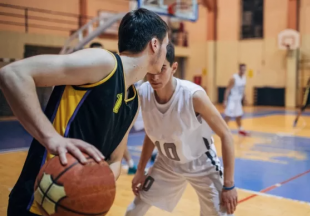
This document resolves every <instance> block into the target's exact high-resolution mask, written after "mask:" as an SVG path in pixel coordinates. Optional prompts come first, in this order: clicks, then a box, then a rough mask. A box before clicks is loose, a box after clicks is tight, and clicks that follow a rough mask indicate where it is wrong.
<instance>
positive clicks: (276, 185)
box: [238, 169, 310, 204]
mask: <svg viewBox="0 0 310 216" xmlns="http://www.w3.org/2000/svg"><path fill="white" fill-rule="evenodd" d="M308 173H310V169H309V170H307V171H305V172H303V173H300V174H298V175H296V176H293V177H292V178H289V179H287V180H285V181H283V182H280V183H276V184H274V185H272V186H270V187H267V188H265V189H263V190H261V191H259V192H258V193H255V194H252V195H250V196H248V197H245V198H243V199H241V200H239V201H238V203H239V204H240V203H243V202H245V201H248V200H250V199H252V198H254V197H256V196H258V195H260V194H266V193H267V192H269V191H271V190H273V189H275V188H278V187H281V186H282V185H284V184H286V183H288V182H290V181H293V180H295V179H297V178H299V177H301V176H304V175H306V174H308Z"/></svg>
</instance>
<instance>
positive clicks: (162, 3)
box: [138, 0, 198, 22]
mask: <svg viewBox="0 0 310 216" xmlns="http://www.w3.org/2000/svg"><path fill="white" fill-rule="evenodd" d="M138 8H146V9H148V10H151V11H154V12H156V13H158V14H159V15H164V16H169V17H174V18H177V19H179V20H189V21H192V22H195V21H196V20H197V19H198V3H197V0H138Z"/></svg>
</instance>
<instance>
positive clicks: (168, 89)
mask: <svg viewBox="0 0 310 216" xmlns="http://www.w3.org/2000/svg"><path fill="white" fill-rule="evenodd" d="M176 86H177V80H176V79H175V78H174V77H172V79H171V81H170V82H169V83H167V85H166V86H165V87H164V88H162V89H159V90H156V91H155V96H156V101H157V102H158V103H160V104H165V103H167V102H168V101H169V100H170V99H171V97H172V95H173V94H174V91H175V89H176Z"/></svg>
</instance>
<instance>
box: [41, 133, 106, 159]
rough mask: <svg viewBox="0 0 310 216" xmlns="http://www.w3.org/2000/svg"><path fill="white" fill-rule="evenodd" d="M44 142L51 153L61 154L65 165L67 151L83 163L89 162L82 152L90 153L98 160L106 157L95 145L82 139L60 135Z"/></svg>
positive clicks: (60, 157)
mask: <svg viewBox="0 0 310 216" xmlns="http://www.w3.org/2000/svg"><path fill="white" fill-rule="evenodd" d="M44 144H45V145H44V146H45V147H46V148H47V150H48V151H49V152H50V153H51V154H53V155H58V156H59V159H60V162H61V163H62V164H63V165H66V164H67V158H66V153H71V154H72V155H73V156H74V157H76V158H77V159H78V160H79V162H80V163H82V164H85V163H86V162H87V160H86V158H85V156H84V155H83V154H82V152H84V153H86V154H88V155H89V156H91V157H92V158H94V159H95V161H97V162H100V161H101V160H103V159H104V156H103V155H102V154H101V152H100V151H99V150H98V149H97V148H96V147H95V146H93V145H91V144H88V143H86V142H84V141H82V140H78V139H70V138H65V137H62V136H60V135H59V136H56V137H52V138H50V139H48V140H47V141H46V142H45V143H44Z"/></svg>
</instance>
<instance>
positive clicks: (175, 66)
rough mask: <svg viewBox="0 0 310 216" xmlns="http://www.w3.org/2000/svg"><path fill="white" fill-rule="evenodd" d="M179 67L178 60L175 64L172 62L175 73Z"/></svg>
mask: <svg viewBox="0 0 310 216" xmlns="http://www.w3.org/2000/svg"><path fill="white" fill-rule="evenodd" d="M177 69H178V63H177V62H173V64H172V71H173V74H174V73H175V72H176V71H177Z"/></svg>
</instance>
